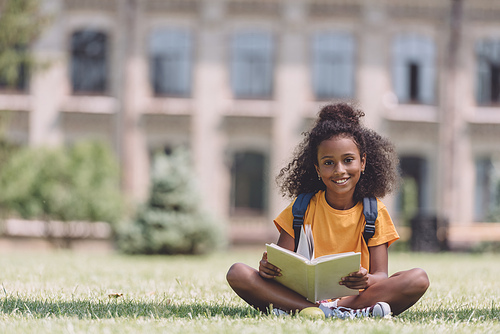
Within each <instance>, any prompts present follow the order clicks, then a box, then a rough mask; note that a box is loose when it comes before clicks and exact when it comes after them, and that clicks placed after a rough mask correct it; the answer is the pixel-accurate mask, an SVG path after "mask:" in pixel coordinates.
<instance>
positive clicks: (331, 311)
mask: <svg viewBox="0 0 500 334" xmlns="http://www.w3.org/2000/svg"><path fill="white" fill-rule="evenodd" d="M319 308H320V309H321V310H323V312H324V313H325V316H326V317H327V318H328V317H333V318H339V319H354V318H366V317H374V318H386V317H389V316H390V315H391V307H390V306H389V304H387V303H386V302H378V303H376V304H375V305H372V306H370V307H365V308H362V309H357V310H353V309H352V308H349V307H343V306H338V307H327V306H324V305H323V304H321V305H320V306H319Z"/></svg>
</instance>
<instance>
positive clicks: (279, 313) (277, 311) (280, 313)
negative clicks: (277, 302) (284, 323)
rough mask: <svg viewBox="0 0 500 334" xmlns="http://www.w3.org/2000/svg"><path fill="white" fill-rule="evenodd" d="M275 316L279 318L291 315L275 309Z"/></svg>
mask: <svg viewBox="0 0 500 334" xmlns="http://www.w3.org/2000/svg"><path fill="white" fill-rule="evenodd" d="M273 314H274V315H275V316H278V317H282V316H285V317H286V316H289V315H290V313H288V312H285V311H283V310H280V309H279V308H273Z"/></svg>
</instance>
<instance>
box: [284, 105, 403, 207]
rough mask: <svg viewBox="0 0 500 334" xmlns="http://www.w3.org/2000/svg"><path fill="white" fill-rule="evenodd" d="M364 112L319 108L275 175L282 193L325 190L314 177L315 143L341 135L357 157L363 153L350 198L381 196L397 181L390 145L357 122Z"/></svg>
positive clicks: (341, 107) (395, 158)
mask: <svg viewBox="0 0 500 334" xmlns="http://www.w3.org/2000/svg"><path fill="white" fill-rule="evenodd" d="M364 115H365V114H364V113H363V112H362V111H361V110H358V109H355V108H353V107H352V106H350V105H349V104H347V103H339V104H330V105H327V106H325V107H323V108H322V109H321V111H320V113H319V116H318V119H317V120H316V123H315V125H314V127H313V128H312V130H311V131H310V132H306V133H304V135H305V139H304V140H303V141H302V143H300V144H299V146H298V147H297V149H296V151H295V154H294V157H293V158H292V161H291V162H290V163H289V164H288V165H287V166H286V167H284V168H282V169H281V171H280V173H279V175H278V176H277V178H276V181H277V182H278V185H279V186H280V189H281V192H282V194H283V195H284V196H289V197H295V196H297V195H299V194H301V193H309V192H317V191H319V190H325V189H326V186H325V184H324V183H323V181H321V180H318V174H317V172H316V168H315V165H317V164H318V156H317V155H318V146H319V144H320V143H321V142H323V141H324V140H328V139H330V138H333V137H337V136H341V137H348V138H351V139H352V140H353V141H354V143H355V144H356V146H357V147H358V150H359V153H360V155H361V156H363V154H366V167H365V173H364V174H363V175H362V176H361V178H360V179H359V182H358V183H357V185H356V188H355V190H354V200H355V201H356V202H358V201H360V200H361V199H362V198H363V197H369V196H370V197H372V196H373V197H384V196H385V195H387V194H389V193H391V192H392V191H394V190H395V189H396V188H397V186H398V184H399V180H400V178H399V172H398V165H399V160H398V156H397V154H396V151H395V148H394V145H393V144H392V143H391V142H390V141H389V140H388V139H386V138H384V137H382V136H380V135H379V134H378V133H376V132H375V131H373V130H371V129H368V128H366V127H364V126H363V125H361V123H360V119H361V118H362V117H363V116H364Z"/></svg>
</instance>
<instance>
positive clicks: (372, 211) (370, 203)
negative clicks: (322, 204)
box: [292, 193, 378, 252]
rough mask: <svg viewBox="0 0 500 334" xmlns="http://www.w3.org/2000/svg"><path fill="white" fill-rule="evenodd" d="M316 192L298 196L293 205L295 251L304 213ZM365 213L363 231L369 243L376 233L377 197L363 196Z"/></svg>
mask: <svg viewBox="0 0 500 334" xmlns="http://www.w3.org/2000/svg"><path fill="white" fill-rule="evenodd" d="M315 194H316V193H305V194H300V195H299V196H297V199H296V200H295V203H293V206H292V214H293V231H294V234H295V249H294V252H297V247H298V245H299V239H300V229H301V228H302V225H303V224H304V215H305V213H306V210H307V206H308V205H309V202H310V201H311V198H312V197H313V196H314V195H315ZM363 215H364V216H365V220H366V224H365V230H364V231H363V238H364V239H365V242H366V244H368V240H370V238H371V237H373V235H374V234H375V221H376V220H377V216H378V209H377V199H376V198H375V197H365V198H363Z"/></svg>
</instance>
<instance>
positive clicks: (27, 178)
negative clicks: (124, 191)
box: [0, 141, 123, 223]
mask: <svg viewBox="0 0 500 334" xmlns="http://www.w3.org/2000/svg"><path fill="white" fill-rule="evenodd" d="M0 189H1V191H0V210H2V213H3V215H4V216H18V217H22V218H25V219H44V220H49V219H50V220H62V221H70V220H84V221H105V222H109V223H114V222H116V221H118V220H119V219H120V218H121V212H122V207H123V205H122V196H121V194H120V190H119V173H118V166H117V164H116V162H115V161H114V159H113V156H112V153H111V152H110V151H109V149H108V148H107V147H106V146H104V145H103V144H101V143H98V142H88V141H87V142H80V143H77V144H76V145H74V146H72V147H71V148H66V149H65V148H40V147H36V148H31V147H27V148H22V149H19V150H16V151H15V152H13V153H12V154H11V155H10V157H9V159H8V160H7V161H6V162H5V163H4V164H2V166H1V168H0Z"/></svg>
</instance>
